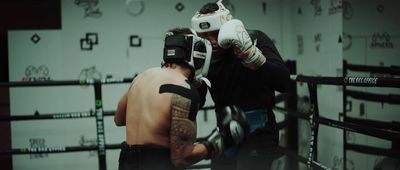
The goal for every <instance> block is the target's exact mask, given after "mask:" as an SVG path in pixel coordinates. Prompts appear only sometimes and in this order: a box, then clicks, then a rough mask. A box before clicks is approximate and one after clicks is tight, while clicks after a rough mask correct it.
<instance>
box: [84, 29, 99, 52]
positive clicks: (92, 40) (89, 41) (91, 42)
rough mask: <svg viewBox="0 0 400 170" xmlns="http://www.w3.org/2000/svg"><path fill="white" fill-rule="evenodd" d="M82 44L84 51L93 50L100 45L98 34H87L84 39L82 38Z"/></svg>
mask: <svg viewBox="0 0 400 170" xmlns="http://www.w3.org/2000/svg"><path fill="white" fill-rule="evenodd" d="M80 43H81V50H82V51H91V50H93V46H95V45H97V44H99V38H98V35H97V33H86V36H85V37H84V38H81V41H80Z"/></svg>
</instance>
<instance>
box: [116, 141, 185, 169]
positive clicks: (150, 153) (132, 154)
mask: <svg viewBox="0 0 400 170" xmlns="http://www.w3.org/2000/svg"><path fill="white" fill-rule="evenodd" d="M170 157H171V156H170V149H169V148H163V147H160V146H155V145H128V144H127V143H126V142H122V143H121V153H120V155H119V165H118V170H152V169H154V170H159V169H160V170H178V168H176V167H175V166H174V165H173V164H172V163H171V159H170Z"/></svg>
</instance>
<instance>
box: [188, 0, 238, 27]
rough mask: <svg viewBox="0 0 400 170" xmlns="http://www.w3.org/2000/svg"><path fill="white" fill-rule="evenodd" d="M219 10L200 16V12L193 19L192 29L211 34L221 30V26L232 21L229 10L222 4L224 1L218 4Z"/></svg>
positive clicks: (220, 0)
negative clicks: (210, 32)
mask: <svg viewBox="0 0 400 170" xmlns="http://www.w3.org/2000/svg"><path fill="white" fill-rule="evenodd" d="M217 5H218V7H219V9H218V10H217V11H215V12H212V13H208V14H200V12H199V11H197V12H196V14H194V16H193V17H192V28H193V29H194V30H195V31H196V32H198V33H202V32H209V31H215V30H219V28H221V26H222V25H223V24H224V23H225V22H227V21H229V20H231V19H232V15H231V14H230V12H229V10H228V9H226V8H225V6H224V5H223V4H222V0H219V1H218V2H217Z"/></svg>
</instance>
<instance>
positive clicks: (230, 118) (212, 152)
mask: <svg viewBox="0 0 400 170" xmlns="http://www.w3.org/2000/svg"><path fill="white" fill-rule="evenodd" d="M217 114H220V116H221V115H222V117H221V118H222V120H221V121H222V122H221V124H220V125H219V127H217V128H215V129H214V130H213V131H212V132H211V134H210V135H209V136H208V137H207V140H206V141H204V142H202V143H203V144H204V145H205V146H206V148H207V150H208V156H207V158H214V157H217V156H219V155H221V154H222V153H223V152H224V150H225V149H228V148H230V147H233V146H236V145H238V144H240V143H241V142H242V141H243V140H244V138H245V136H246V135H247V134H248V133H249V131H250V127H249V124H248V122H247V120H246V116H245V115H244V113H243V111H242V110H241V109H239V108H238V107H236V106H227V107H225V108H223V109H222V110H221V111H220V112H219V113H217Z"/></svg>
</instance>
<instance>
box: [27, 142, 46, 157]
mask: <svg viewBox="0 0 400 170" xmlns="http://www.w3.org/2000/svg"><path fill="white" fill-rule="evenodd" d="M29 146H30V148H46V147H47V146H46V139H44V138H30V139H29ZM47 157H48V154H47V153H40V154H30V155H29V158H30V159H40V158H47Z"/></svg>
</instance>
